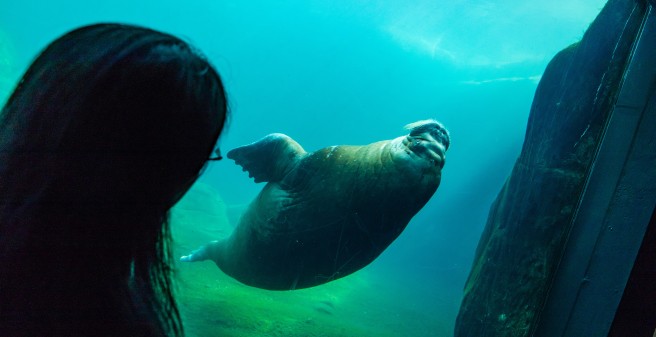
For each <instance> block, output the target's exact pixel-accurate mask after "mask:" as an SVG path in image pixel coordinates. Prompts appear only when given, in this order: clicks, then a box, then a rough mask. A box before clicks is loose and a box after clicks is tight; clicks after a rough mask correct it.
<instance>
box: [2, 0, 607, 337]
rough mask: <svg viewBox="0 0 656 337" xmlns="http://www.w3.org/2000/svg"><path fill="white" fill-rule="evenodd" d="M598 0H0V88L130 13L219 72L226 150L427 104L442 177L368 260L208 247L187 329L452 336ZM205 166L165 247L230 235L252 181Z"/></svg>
mask: <svg viewBox="0 0 656 337" xmlns="http://www.w3.org/2000/svg"><path fill="white" fill-rule="evenodd" d="M603 4H604V1H603V0H555V1H549V2H546V1H545V2H543V3H538V2H525V1H519V0H502V1H494V2H493V1H481V0H475V1H437V0H434V1H410V0H409V1H393V0H382V1H365V0H359V1H349V0H338V1H327V0H321V1H320V0H308V1H301V0H293V1H279V2H271V1H250V2H245V1H236V0H233V1H216V0H212V1H210V0H203V1H194V0H192V1H186V2H182V1H180V2H175V1H171V0H164V1H140V2H136V1H125V0H118V1H114V2H103V3H100V2H97V3H94V2H91V1H81V0H76V1H73V0H65V1H57V2H56V3H55V2H42V1H36V0H25V1H9V0H0V100H2V101H4V99H5V98H6V95H7V93H8V92H9V91H10V90H11V87H12V86H13V85H14V84H15V82H16V80H17V78H18V76H19V75H20V74H21V72H23V71H24V69H25V68H26V67H27V65H28V64H29V62H30V61H31V60H32V59H33V57H34V56H35V55H36V53H38V51H39V50H40V49H41V48H43V47H44V46H45V45H46V44H47V43H48V42H49V41H51V40H52V39H54V38H55V37H57V36H59V35H61V34H63V33H64V32H66V31H68V30H70V29H72V28H75V27H77V26H79V25H82V24H89V23H95V22H101V21H118V22H127V23H136V24H141V25H146V26H149V27H153V28H157V29H161V30H164V31H167V32H171V33H174V34H176V35H180V36H183V37H185V38H186V39H188V40H190V41H191V42H192V43H194V44H195V45H196V46H198V47H199V48H200V49H201V50H203V51H204V52H205V53H206V54H207V55H208V57H209V58H210V59H211V61H212V62H213V63H214V64H215V65H216V66H217V67H218V69H219V71H220V72H221V74H222V76H223V79H224V82H225V85H226V88H227V91H228V94H229V99H230V106H231V111H232V119H231V121H230V124H229V126H228V129H227V130H226V132H225V134H224V136H223V137H222V139H221V142H220V146H221V148H222V149H223V150H224V153H225V152H227V150H229V149H231V148H234V147H236V146H239V145H243V144H246V143H250V142H252V141H255V140H257V139H259V138H261V137H262V136H264V135H266V134H268V133H272V132H282V133H285V134H288V135H289V136H291V137H293V138H294V139H296V140H297V141H298V142H299V143H300V144H301V145H303V147H304V148H305V149H306V150H309V151H312V150H316V149H319V148H322V147H326V146H331V145H337V144H367V143H371V142H374V141H378V140H383V139H390V138H394V137H397V136H400V135H402V134H403V133H404V130H403V126H404V125H405V124H407V123H410V122H414V121H416V120H420V119H426V118H435V119H438V120H440V121H441V122H443V123H444V124H445V125H446V126H447V128H449V130H450V132H451V135H452V146H451V148H450V150H449V152H448V154H447V163H446V166H445V169H444V172H443V179H442V185H441V187H440V188H439V190H438V191H437V193H436V195H435V196H434V197H433V199H432V200H431V201H430V202H429V203H428V205H426V207H424V209H423V210H422V211H421V212H420V213H419V214H418V215H417V216H416V217H415V218H414V219H413V221H412V222H411V223H410V225H409V226H408V227H407V229H406V230H405V231H404V232H403V234H402V235H401V236H400V237H399V238H398V239H397V240H396V241H395V242H394V243H393V244H392V245H391V246H390V247H389V248H388V249H387V250H386V251H385V252H384V253H383V255H381V257H380V258H379V259H377V260H376V261H375V262H374V263H372V264H371V265H370V266H368V267H367V268H365V269H363V270H361V271H359V272H357V273H355V274H353V275H351V276H348V277H346V278H343V279H340V280H338V281H335V282H331V283H329V284H326V285H323V286H319V287H316V288H313V289H307V290H300V291H292V292H270V291H263V290H258V289H253V288H249V287H246V286H243V285H241V284H239V283H237V282H236V281H233V280H232V279H230V278H228V277H227V276H225V275H223V274H222V273H221V272H220V271H219V270H218V268H216V267H215V266H213V265H212V264H211V263H210V262H204V263H198V264H186V265H180V266H179V283H180V291H179V293H180V294H179V301H180V305H181V307H182V309H183V313H184V315H185V323H186V326H187V330H188V333H189V335H192V336H365V337H367V336H409V337H415V336H416V337H424V336H448V335H449V334H450V333H451V331H452V329H453V323H454V320H455V316H456V314H457V310H458V306H459V303H460V296H461V294H462V287H463V285H464V282H465V280H466V277H467V275H468V272H469V267H470V264H471V261H472V259H473V254H474V250H475V248H476V244H477V242H478V238H479V235H480V232H481V230H482V228H483V226H484V224H485V219H486V217H487V211H488V209H489V206H490V203H491V201H492V200H493V198H494V197H495V196H496V194H497V192H498V191H499V189H500V187H501V185H502V184H503V182H504V180H505V178H506V177H507V175H508V174H509V172H510V169H511V167H512V165H513V163H514V160H515V159H516V157H517V155H518V153H519V150H520V148H521V144H522V140H523V136H524V130H525V126H526V121H527V118H528V112H529V109H530V105H531V100H532V97H533V93H534V91H535V88H536V86H537V83H538V81H539V79H540V76H541V74H542V72H543V70H544V68H545V66H546V64H547V62H548V61H549V60H550V58H551V57H552V56H553V55H554V54H555V53H556V52H557V51H558V50H560V49H562V48H564V47H566V46H567V45H569V44H571V43H573V42H576V41H577V40H578V39H579V38H580V37H581V36H582V35H583V32H584V31H585V29H586V28H587V26H588V25H589V23H590V22H591V21H592V20H593V19H594V17H595V15H596V14H597V13H598V12H599V10H600V9H601V7H602V6H603ZM261 187H262V185H261V184H255V183H253V182H252V180H251V179H249V178H248V176H247V175H246V174H244V173H243V172H242V171H241V168H240V167H238V166H236V165H234V163H232V162H230V161H228V160H225V161H221V162H218V163H212V164H211V166H210V167H209V168H208V170H207V171H206V173H205V175H204V176H203V177H202V178H201V182H200V183H199V184H198V185H197V186H196V187H195V188H194V189H193V190H192V193H190V195H189V196H188V197H187V198H186V199H185V200H183V201H182V202H181V204H180V205H179V206H178V208H177V209H176V211H175V212H174V223H175V228H174V230H175V235H176V236H175V239H176V241H177V243H178V245H177V246H176V249H177V250H178V252H179V253H186V252H188V250H189V249H193V248H195V247H196V246H197V245H200V244H202V243H205V242H206V241H208V240H213V239H216V238H220V237H222V236H224V235H228V233H229V231H230V229H231V226H232V225H234V224H235V222H236V220H237V219H238V217H239V214H240V212H241V211H242V210H243V207H244V206H245V205H246V204H247V203H248V202H249V201H250V200H251V199H252V198H253V197H254V196H255V195H256V194H257V192H258V191H259V189H261Z"/></svg>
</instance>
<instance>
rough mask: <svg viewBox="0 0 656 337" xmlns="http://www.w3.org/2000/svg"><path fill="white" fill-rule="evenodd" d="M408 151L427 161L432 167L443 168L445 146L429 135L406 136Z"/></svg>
mask: <svg viewBox="0 0 656 337" xmlns="http://www.w3.org/2000/svg"><path fill="white" fill-rule="evenodd" d="M407 141H408V145H407V146H408V149H410V151H412V152H413V153H415V154H416V155H417V156H419V157H420V158H424V159H425V160H427V161H429V162H430V163H431V164H432V166H439V167H440V168H443V167H444V163H445V160H446V145H444V143H442V142H441V140H439V139H435V138H434V137H433V136H432V135H431V134H430V133H423V134H419V135H417V136H414V137H413V136H411V135H409V136H408V140H407Z"/></svg>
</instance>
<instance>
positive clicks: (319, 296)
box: [178, 262, 449, 337]
mask: <svg viewBox="0 0 656 337" xmlns="http://www.w3.org/2000/svg"><path fill="white" fill-rule="evenodd" d="M370 276H371V275H362V276H361V275H353V276H350V277H346V278H344V279H340V280H336V281H334V282H331V283H328V284H325V285H322V286H319V287H315V288H311V289H304V290H295V291H283V292H280V291H267V290H261V289H256V288H251V287H248V286H244V285H242V284H239V283H237V282H236V281H234V280H232V279H230V278H229V277H228V276H226V275H224V274H222V273H221V271H220V270H219V269H218V268H217V267H216V266H215V265H214V263H213V262H203V263H197V264H184V265H180V266H179V269H178V277H179V286H178V288H179V289H178V304H179V306H180V310H181V312H182V315H183V320H184V324H185V329H186V332H187V335H188V336H198V337H201V336H203V337H205V336H222V337H250V336H253V337H255V336H280V337H283V336H284V337H293V336H298V337H301V336H303V337H319V336H326V337H347V336H348V337H355V336H357V337H367V336H372V337H373V336H377V337H378V336H380V337H387V336H389V337H392V336H395V337H396V336H409V337H412V336H417V337H423V336H426V337H427V336H448V335H449V334H448V332H449V331H444V329H445V328H444V326H445V324H443V322H440V321H439V319H438V318H437V317H432V315H431V314H434V313H425V312H421V311H419V310H418V309H417V308H412V307H410V306H409V305H408V304H409V303H405V302H404V299H403V297H402V296H403V295H402V294H403V289H398V288H397V289H395V288H396V287H397V285H393V284H385V283H383V282H381V281H380V280H375V279H374V278H372V277H370Z"/></svg>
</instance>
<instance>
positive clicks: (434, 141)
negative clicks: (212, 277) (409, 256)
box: [181, 120, 450, 290]
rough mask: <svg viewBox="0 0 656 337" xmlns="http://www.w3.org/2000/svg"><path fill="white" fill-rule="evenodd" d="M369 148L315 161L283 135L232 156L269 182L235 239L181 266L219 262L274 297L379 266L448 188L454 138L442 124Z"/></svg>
mask: <svg viewBox="0 0 656 337" xmlns="http://www.w3.org/2000/svg"><path fill="white" fill-rule="evenodd" d="M406 128H407V129H409V130H410V134H408V135H406V136H402V137H398V138H395V139H392V140H386V141H380V142H376V143H372V144H369V145H365V146H331V147H327V148H324V149H321V150H318V151H315V152H311V153H307V152H305V151H304V150H303V148H302V147H301V145H299V144H298V143H297V142H295V141H294V140H293V139H291V138H290V137H288V136H286V135H283V134H279V133H278V134H271V135H268V136H266V137H264V138H263V139H261V140H259V141H257V142H255V143H252V144H250V145H246V146H242V147H238V148H236V149H234V150H232V151H230V152H228V158H230V159H233V160H234V161H235V162H236V163H237V164H238V165H241V166H242V167H243V169H244V170H245V171H248V172H249V175H250V176H251V177H253V178H255V182H267V184H266V185H265V186H264V188H263V189H262V191H261V192H260V194H259V195H258V196H257V197H256V198H255V200H253V201H252V203H251V204H250V206H249V207H248V209H247V210H246V211H245V213H244V214H243V216H242V217H241V219H240V221H239V224H238V225H237V227H236V228H235V230H234V232H233V233H232V235H231V236H230V237H228V238H227V239H225V240H221V241H213V242H210V243H209V244H207V245H205V246H203V247H201V248H199V249H198V250H196V251H194V252H192V253H191V254H190V255H187V256H183V257H182V258H181V261H187V262H193V261H203V260H207V259H211V260H213V261H214V262H215V263H216V264H217V265H218V266H219V268H221V270H223V271H224V272H225V273H226V274H228V275H230V276H231V277H233V278H235V279H237V280H238V281H240V282H242V283H244V284H247V285H250V286H254V287H258V288H263V289H270V290H288V289H300V288H307V287H312V286H316V285H320V284H323V283H326V282H329V281H332V280H335V279H338V278H341V277H344V276H347V275H349V274H351V273H353V272H355V271H357V270H359V269H361V268H363V267H364V266H366V265H368V264H369V263H371V262H372V261H373V260H374V259H375V258H376V257H378V256H379V255H380V254H381V253H382V252H383V251H384V250H385V248H387V247H388V246H389V245H390V244H391V243H392V241H394V239H396V238H397V237H398V236H399V234H401V232H402V231H403V229H404V228H405V227H406V225H407V224H408V222H409V221H410V219H411V218H412V217H413V216H414V215H415V214H417V212H419V210H420V209H421V208H422V207H423V206H424V205H425V204H426V202H428V200H429V199H430V198H431V197H432V195H433V194H434V193H435V191H436V190H437V187H438V186H439V184H440V179H441V175H442V174H441V172H442V168H443V166H444V160H445V152H446V150H447V149H448V147H449V143H450V138H449V133H448V131H447V130H446V129H445V128H444V127H443V126H442V124H440V123H439V122H437V121H434V120H425V121H419V122H416V123H412V124H409V125H408V126H406Z"/></svg>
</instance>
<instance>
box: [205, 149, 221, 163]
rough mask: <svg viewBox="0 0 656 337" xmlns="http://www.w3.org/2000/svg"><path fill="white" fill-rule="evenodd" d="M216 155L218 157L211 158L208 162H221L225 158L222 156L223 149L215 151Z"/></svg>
mask: <svg viewBox="0 0 656 337" xmlns="http://www.w3.org/2000/svg"><path fill="white" fill-rule="evenodd" d="M214 154H215V155H216V156H215V157H209V158H208V159H207V160H208V161H219V160H221V159H223V156H221V149H216V150H214Z"/></svg>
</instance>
